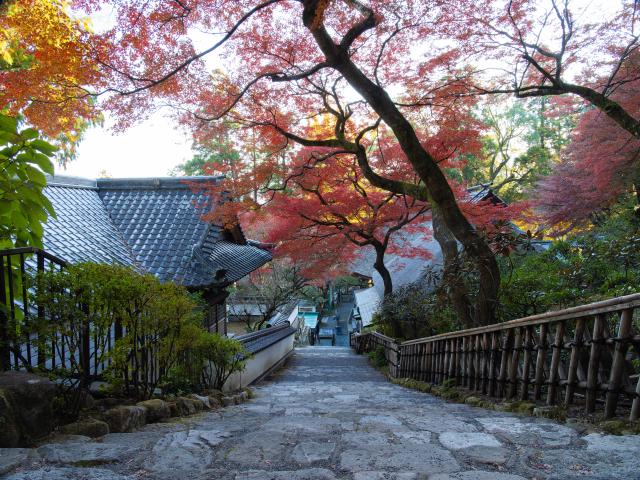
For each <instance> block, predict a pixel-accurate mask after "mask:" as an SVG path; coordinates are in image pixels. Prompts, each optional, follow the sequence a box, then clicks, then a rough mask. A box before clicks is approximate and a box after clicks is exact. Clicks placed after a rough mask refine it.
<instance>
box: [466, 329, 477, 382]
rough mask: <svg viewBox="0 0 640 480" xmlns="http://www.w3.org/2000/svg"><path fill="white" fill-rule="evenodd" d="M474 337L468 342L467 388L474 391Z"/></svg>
mask: <svg viewBox="0 0 640 480" xmlns="http://www.w3.org/2000/svg"><path fill="white" fill-rule="evenodd" d="M474 349H475V347H474V342H473V337H469V340H468V341H467V377H468V378H467V388H468V389H470V390H471V389H473V377H474V375H475V368H474V365H473V351H474Z"/></svg>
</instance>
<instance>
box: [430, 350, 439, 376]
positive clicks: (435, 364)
mask: <svg viewBox="0 0 640 480" xmlns="http://www.w3.org/2000/svg"><path fill="white" fill-rule="evenodd" d="M439 348H440V347H439V346H438V342H433V356H432V357H431V377H432V379H433V383H435V384H437V383H438V351H439Z"/></svg>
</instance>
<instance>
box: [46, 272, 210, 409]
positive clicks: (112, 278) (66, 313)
mask: <svg viewBox="0 0 640 480" xmlns="http://www.w3.org/2000/svg"><path fill="white" fill-rule="evenodd" d="M36 297H37V300H38V302H39V303H40V305H43V306H44V307H45V311H47V312H48V314H49V317H50V318H51V321H48V322H46V324H45V325H43V326H41V327H40V332H41V333H45V334H46V336H45V337H46V338H48V339H50V340H52V339H54V338H56V339H57V341H56V342H55V344H56V348H58V349H62V348H64V349H65V353H66V357H67V358H68V359H69V362H70V364H69V365H68V366H67V368H66V369H64V370H63V369H60V368H59V369H57V370H56V372H52V373H54V374H56V375H57V376H60V375H64V376H66V377H68V378H77V379H79V378H86V377H87V376H88V375H89V374H91V373H95V372H91V371H89V372H85V371H84V365H82V363H81V362H80V361H78V359H79V358H80V353H81V350H82V345H81V343H82V339H83V338H86V337H85V334H86V333H88V334H89V335H90V338H91V339H92V343H93V346H94V348H92V349H91V358H90V359H89V360H90V361H89V366H90V367H91V366H93V365H95V364H98V365H100V364H106V363H107V362H109V363H110V365H109V367H108V369H107V371H106V372H105V377H106V379H107V380H108V381H109V382H110V384H111V387H112V389H113V390H116V391H120V392H122V393H124V394H126V395H129V396H134V397H136V398H138V399H147V398H149V397H151V395H153V392H154V390H155V389H156V387H157V386H158V384H160V383H162V382H164V380H165V377H166V376H167V375H168V374H169V372H171V371H172V370H173V369H174V367H175V366H176V365H177V364H178V361H179V360H180V358H181V351H180V348H181V345H183V344H184V342H183V341H182V337H183V336H184V335H185V333H187V332H189V331H191V330H192V329H200V330H202V329H201V328H200V325H202V312H201V311H200V309H199V308H198V304H197V302H196V301H195V300H194V298H193V297H192V296H191V295H189V294H188V293H187V291H186V289H184V288H183V287H179V286H177V285H175V284H172V283H164V284H163V283H160V282H159V281H158V280H157V279H156V278H155V277H154V276H152V275H141V274H139V273H137V272H136V271H134V270H133V269H130V268H127V267H123V266H119V265H104V264H93V263H83V264H78V265H72V266H70V267H68V268H67V269H64V270H62V271H59V272H47V273H45V274H41V275H40V276H39V278H38V279H37V289H36ZM112 331H115V332H116V336H119V337H120V338H117V339H116V340H115V344H114V345H112V346H111V349H109V342H110V339H111V332H112ZM50 340H49V341H46V342H44V344H46V345H51V344H52V342H51V341H50ZM50 353H53V352H50ZM58 353H59V352H58Z"/></svg>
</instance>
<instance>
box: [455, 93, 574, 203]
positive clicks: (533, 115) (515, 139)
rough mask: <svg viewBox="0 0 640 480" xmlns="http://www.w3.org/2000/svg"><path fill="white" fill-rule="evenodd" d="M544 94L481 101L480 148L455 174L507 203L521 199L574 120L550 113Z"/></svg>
mask: <svg viewBox="0 0 640 480" xmlns="http://www.w3.org/2000/svg"><path fill="white" fill-rule="evenodd" d="M552 109H553V107H552V106H551V105H550V104H549V100H548V99H546V98H536V99H530V100H528V101H527V102H515V103H512V104H508V105H495V104H491V103H489V104H485V105H484V107H483V109H482V111H481V112H480V114H479V115H478V116H479V120H480V121H481V122H482V123H483V124H484V125H485V126H486V134H485V135H484V136H483V137H482V139H481V141H482V151H481V153H480V154H479V155H477V156H476V155H474V156H470V157H469V158H468V159H467V164H466V165H465V166H464V167H463V169H462V171H461V172H458V173H456V174H455V176H456V177H457V178H461V179H464V180H465V181H467V182H468V183H470V184H477V183H490V184H492V186H493V189H494V191H495V192H496V193H497V194H499V195H500V196H501V197H502V198H503V199H505V200H506V201H507V202H513V201H516V200H521V199H522V198H523V197H524V196H525V195H526V192H527V191H529V190H530V189H531V188H532V187H533V186H534V185H535V183H536V182H537V180H539V178H540V177H541V176H544V175H547V174H549V173H550V172H551V167H552V165H553V163H554V162H555V161H557V160H558V158H559V155H560V151H561V149H562V148H563V147H564V146H565V145H566V144H567V143H568V141H569V132H570V131H571V129H572V128H573V127H574V126H575V118H574V117H573V116H572V115H568V114H566V113H562V114H558V113H557V112H553V111H551V110H552Z"/></svg>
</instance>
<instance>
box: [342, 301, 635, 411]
mask: <svg viewBox="0 0 640 480" xmlns="http://www.w3.org/2000/svg"><path fill="white" fill-rule="evenodd" d="M638 307H640V294H633V295H627V296H624V297H618V298H613V299H610V300H605V301H602V302H596V303H591V304H588V305H582V306H579V307H574V308H568V309H565V310H559V311H554V312H547V313H544V314H541V315H534V316H531V317H526V318H521V319H517V320H512V321H510V322H505V323H500V324H494V325H488V326H484V327H478V328H472V329H468V330H462V331H459V332H450V333H445V334H441V335H435V336H433V337H427V338H418V339H415V340H409V341H406V342H402V343H400V342H397V341H395V340H394V339H391V338H389V337H386V336H384V335H381V334H379V333H377V332H372V333H364V334H355V335H353V336H352V337H351V345H352V347H353V348H355V349H356V351H358V352H360V353H366V352H369V351H372V350H373V349H375V348H376V347H377V346H378V345H381V346H383V347H384V348H385V350H386V351H388V353H387V360H388V362H389V366H390V368H389V373H390V375H391V376H393V377H398V378H412V379H415V380H421V381H425V382H429V383H433V384H441V383H443V382H444V381H445V380H447V381H449V382H450V383H454V384H455V385H457V386H459V387H463V388H466V389H468V390H469V391H471V392H477V393H480V394H484V395H488V396H490V397H494V398H499V399H506V400H523V401H535V402H542V401H544V402H546V404H547V405H556V404H564V405H567V406H569V405H582V406H584V409H585V411H586V412H587V413H593V412H595V411H596V410H603V413H604V417H605V418H611V417H613V416H614V415H615V414H616V412H617V411H618V410H620V409H624V410H625V411H626V410H628V411H629V418H630V419H631V420H638V419H639V418H640V375H639V372H640V365H639V363H640V313H639V311H638Z"/></svg>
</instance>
